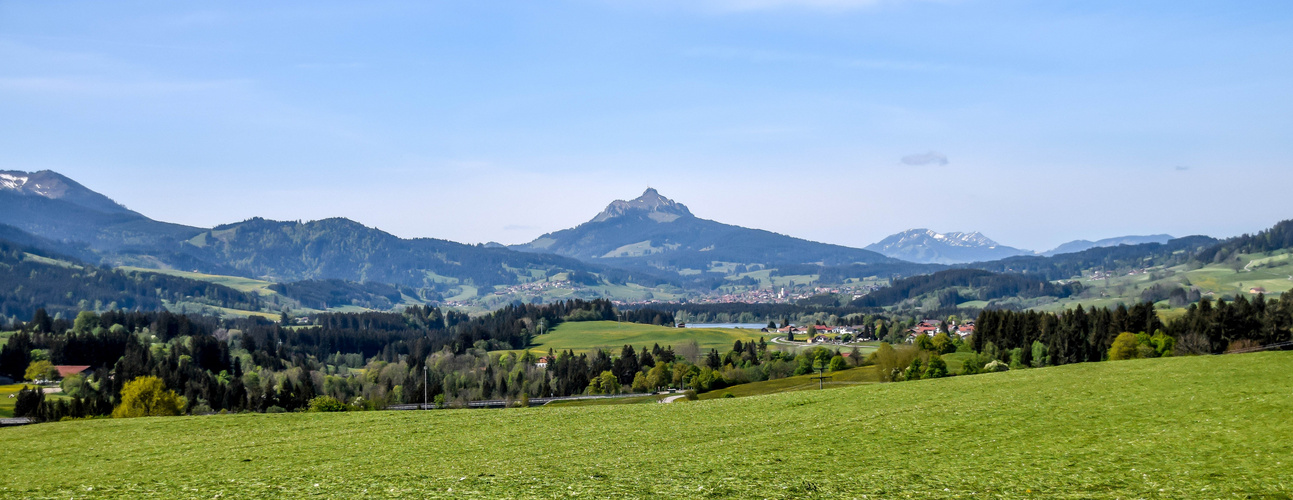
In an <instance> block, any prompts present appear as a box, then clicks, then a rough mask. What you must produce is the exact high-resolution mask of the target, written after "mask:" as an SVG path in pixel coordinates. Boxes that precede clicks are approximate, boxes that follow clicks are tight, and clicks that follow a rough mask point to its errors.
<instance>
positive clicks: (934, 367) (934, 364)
mask: <svg viewBox="0 0 1293 500" xmlns="http://www.w3.org/2000/svg"><path fill="white" fill-rule="evenodd" d="M947 375H948V373H947V362H946V361H943V357H942V356H939V355H937V354H935V355H933V356H930V357H929V366H927V367H926V368H925V378H943V377H946V376H947Z"/></svg>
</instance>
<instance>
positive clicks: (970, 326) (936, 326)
mask: <svg viewBox="0 0 1293 500" xmlns="http://www.w3.org/2000/svg"><path fill="white" fill-rule="evenodd" d="M942 325H943V324H942V322H940V321H937V320H932V319H926V320H921V321H920V322H919V323H916V326H913V327H911V330H909V334H908V335H907V343H908V344H910V343H912V342H915V341H916V337H919V336H921V335H928V336H930V337H933V336H935V335H938V332H941V331H943V326H942ZM947 330H948V331H949V332H951V333H954V334H956V335H957V336H959V337H961V338H962V339H964V338H966V337H969V336H970V335H974V322H973V321H966V322H964V323H961V324H959V325H958V324H956V323H951V324H948V325H947Z"/></svg>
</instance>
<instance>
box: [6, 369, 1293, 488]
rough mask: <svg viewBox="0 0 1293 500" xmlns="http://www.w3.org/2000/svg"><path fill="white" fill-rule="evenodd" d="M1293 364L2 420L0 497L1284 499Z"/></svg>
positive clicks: (1292, 476) (1292, 446) (1290, 475)
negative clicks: (540, 403)
mask: <svg viewBox="0 0 1293 500" xmlns="http://www.w3.org/2000/svg"><path fill="white" fill-rule="evenodd" d="M1290 363H1293V353H1258V354H1241V355H1228V356H1206V357H1189V358H1163V359H1151V360H1137V361H1118V362H1105V363H1086V364H1080V365H1069V366H1062V367H1055V368H1043V369H1034V370H1019V371H1010V372H1004V373H996V374H986V375H976V376H969V377H953V378H946V379H936V380H923V381H915V382H904V383H896V384H871V385H859V386H855V387H849V388H843V389H836V390H830V391H800V392H792V393H784V394H773V395H768V396H758V397H750V398H737V399H718V400H711V401H699V402H685V403H674V404H638V405H619V406H600V407H580V408H523V409H509V410H440V411H426V412H364V413H342V414H279V415H263V414H249V415H231V416H206V417H171V418H149V419H130V420H112V419H108V420H93V421H80V422H62V423H52V424H40V425H32V426H25V427H16V428H5V429H0V440H2V441H3V442H4V443H5V453H3V454H2V455H0V467H3V468H4V470H5V471H6V472H5V481H3V482H0V497H5V498H19V497H48V498H69V497H73V496H75V497H77V498H84V497H121V498H145V497H151V498H213V497H221V498H280V497H307V496H330V497H365V498H368V497H405V498H429V497H434V498H452V497H464V496H467V497H490V498H493V497H513V498H516V497H547V498H551V497H558V496H561V497H570V496H578V497H588V498H605V497H621V498H622V497H652V496H667V497H685V498H704V497H713V498H733V497H736V498H805V497H820V498H853V497H856V498H862V496H863V495H867V496H868V497H870V498H998V497H1007V498H1221V497H1226V498H1233V497H1242V498H1253V497H1262V498H1289V496H1288V492H1289V491H1290V489H1291V488H1293V470H1290V467H1289V464H1287V463H1284V462H1287V461H1289V460H1290V457H1293V419H1289V418H1287V415H1288V414H1289V412H1290V411H1293V373H1291V372H1290V371H1289V370H1287V369H1286V368H1287V367H1288V366H1289V364H1290Z"/></svg>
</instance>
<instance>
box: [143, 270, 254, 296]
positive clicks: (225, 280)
mask: <svg viewBox="0 0 1293 500" xmlns="http://www.w3.org/2000/svg"><path fill="white" fill-rule="evenodd" d="M117 269H120V270H122V271H130V272H139V273H157V274H168V275H171V276H178V277H181V278H188V279H191V280H197V281H205V282H208V283H215V284H217V285H224V286H227V287H229V288H232V289H234V290H238V291H240V292H255V293H257V294H260V295H274V294H276V293H277V292H275V291H273V290H270V289H269V287H270V285H273V284H274V283H273V282H271V281H264V280H258V279H252V278H243V277H239V276H223V275H219V274H205V273H193V272H188V271H177V270H174V269H148V268H143V267H131V266H122V267H119V268H117Z"/></svg>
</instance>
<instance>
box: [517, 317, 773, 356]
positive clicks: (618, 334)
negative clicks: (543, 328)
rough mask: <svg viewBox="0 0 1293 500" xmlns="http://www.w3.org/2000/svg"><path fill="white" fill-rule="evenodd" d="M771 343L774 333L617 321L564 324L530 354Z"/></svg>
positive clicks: (722, 348)
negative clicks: (691, 343)
mask: <svg viewBox="0 0 1293 500" xmlns="http://www.w3.org/2000/svg"><path fill="white" fill-rule="evenodd" d="M760 336H762V337H764V340H766V341H771V340H772V337H771V334H768V333H763V332H760V331H758V330H739V329H735V328H670V327H666V326H654V325H640V324H637V323H618V322H615V321H579V322H569V323H562V324H560V325H558V326H557V327H556V328H554V329H552V331H551V332H549V333H546V334H543V335H539V336H537V337H535V338H534V340H533V343H534V346H533V347H531V348H530V351H531V352H535V353H543V354H547V352H548V349H552V350H553V351H564V350H566V349H571V350H574V351H575V352H587V351H591V350H593V349H596V348H598V347H608V348H612V349H615V350H616V352H618V351H619V349H620V348H621V347H623V346H624V345H631V346H633V347H634V348H635V349H637V348H641V347H643V346H645V347H648V348H649V347H651V346H652V345H654V344H660V347H666V346H670V345H672V346H674V348H675V350H676V349H677V347H678V346H679V345H682V343H683V342H686V341H688V340H695V341H696V342H697V343H698V344H700V348H701V349H702V350H704V351H705V352H708V351H709V349H711V348H714V349H718V350H719V352H727V351H728V350H730V349H731V348H732V344H733V343H735V342H736V341H737V340H740V341H742V342H746V341H750V340H753V341H756V342H757V341H758V340H759V337H760Z"/></svg>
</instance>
